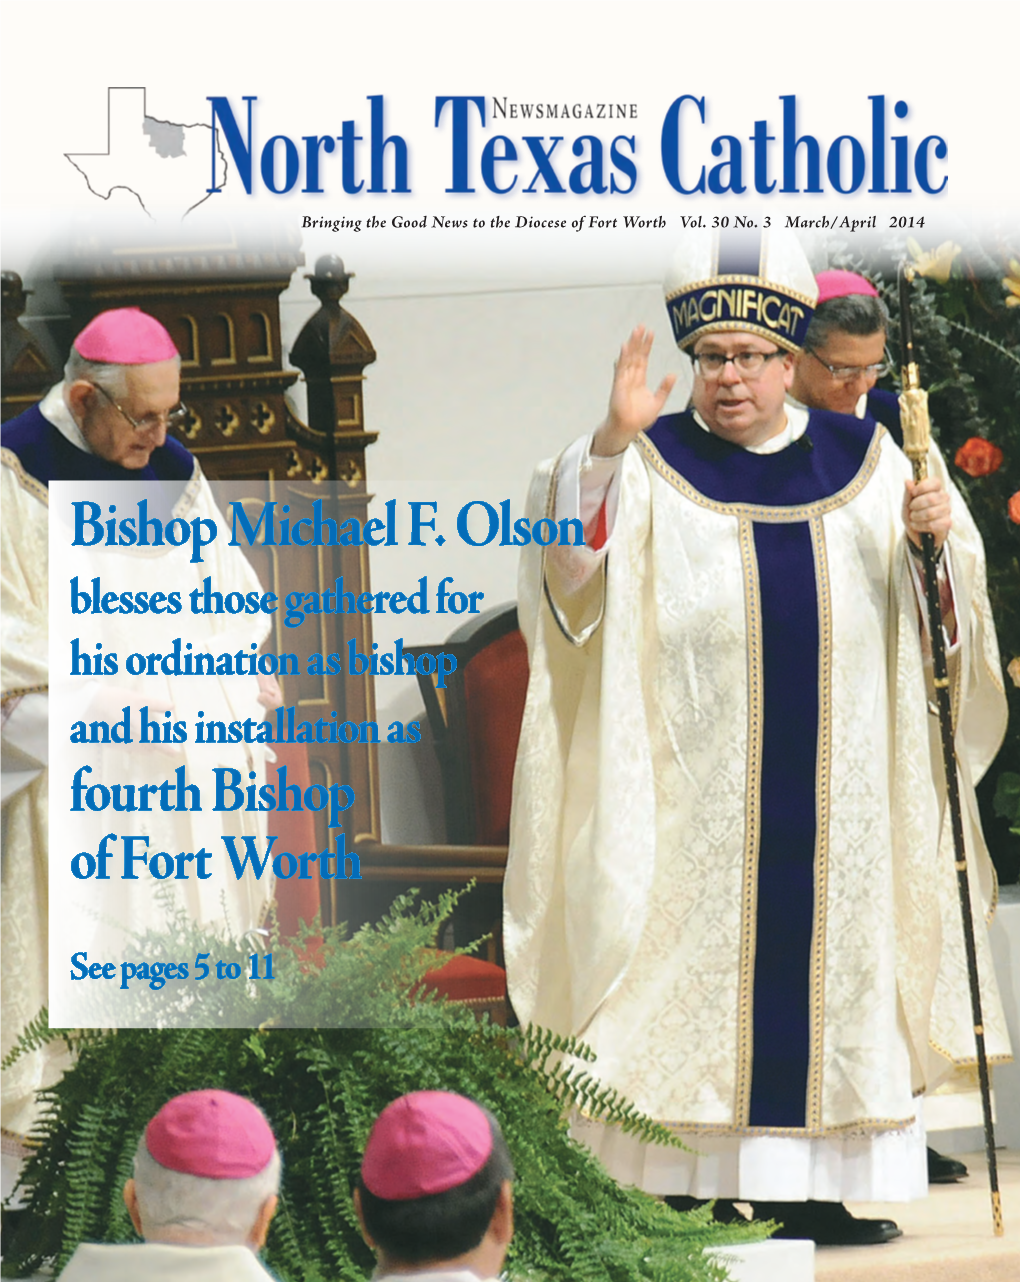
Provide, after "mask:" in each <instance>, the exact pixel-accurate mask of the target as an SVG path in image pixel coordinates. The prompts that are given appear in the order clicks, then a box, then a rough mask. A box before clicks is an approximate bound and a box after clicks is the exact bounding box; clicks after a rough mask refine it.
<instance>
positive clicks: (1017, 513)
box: [1007, 490, 1020, 525]
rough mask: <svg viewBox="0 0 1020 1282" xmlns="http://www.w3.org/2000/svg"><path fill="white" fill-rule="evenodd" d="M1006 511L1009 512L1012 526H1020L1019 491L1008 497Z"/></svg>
mask: <svg viewBox="0 0 1020 1282" xmlns="http://www.w3.org/2000/svg"><path fill="white" fill-rule="evenodd" d="M1007 511H1008V512H1009V519H1010V520H1011V521H1012V522H1013V524H1014V525H1020V490H1017V492H1016V493H1015V494H1013V495H1011V496H1010V500H1009V507H1008V508H1007Z"/></svg>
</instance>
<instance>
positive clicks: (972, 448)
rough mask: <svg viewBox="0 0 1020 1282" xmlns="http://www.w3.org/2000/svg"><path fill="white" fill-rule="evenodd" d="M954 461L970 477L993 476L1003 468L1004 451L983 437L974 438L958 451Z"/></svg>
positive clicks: (965, 442)
mask: <svg viewBox="0 0 1020 1282" xmlns="http://www.w3.org/2000/svg"><path fill="white" fill-rule="evenodd" d="M953 461H954V462H955V463H956V466H957V467H958V468H959V469H960V471H961V472H966V473H967V475H968V476H991V474H992V473H993V472H997V471H998V470H999V468H1000V467H1001V466H1002V450H1000V449H999V447H998V446H997V445H993V444H992V443H991V441H986V440H985V439H984V437H983V436H972V437H971V438H970V440H969V441H964V443H963V444H962V445H961V446H960V448H959V449H958V450H957V451H956V458H955V459H954V460H953Z"/></svg>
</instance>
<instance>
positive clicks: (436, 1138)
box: [361, 1091, 492, 1202]
mask: <svg viewBox="0 0 1020 1282" xmlns="http://www.w3.org/2000/svg"><path fill="white" fill-rule="evenodd" d="M491 1153H492V1128H491V1127H490V1125H489V1119H488V1117H487V1116H486V1115H485V1113H484V1112H483V1111H482V1109H480V1108H479V1107H478V1105H477V1104H475V1103H474V1102H473V1101H472V1100H469V1099H465V1098H464V1096H463V1095H454V1094H452V1093H450V1092H448V1091H415V1092H414V1093H413V1094H411V1095H402V1096H401V1097H400V1099H397V1100H394V1101H393V1103H392V1104H388V1105H387V1106H386V1108H384V1109H383V1111H382V1112H381V1113H380V1114H379V1116H378V1117H377V1118H376V1121H375V1125H374V1126H373V1127H372V1134H371V1135H370V1136H369V1137H368V1144H367V1145H366V1146H365V1156H364V1159H363V1160H362V1163H361V1179H362V1181H363V1183H364V1185H365V1188H367V1189H368V1191H369V1192H370V1193H373V1194H375V1196H376V1197H381V1198H385V1199H386V1200H387V1201H389V1202H407V1201H410V1200H411V1199H412V1198H416V1197H427V1196H428V1195H429V1194H431V1193H445V1192H446V1190H447V1189H452V1188H456V1187H457V1186H458V1185H460V1184H464V1183H466V1182H467V1181H468V1180H469V1179H470V1178H471V1176H472V1175H477V1174H478V1172H479V1171H480V1170H481V1169H482V1167H483V1166H484V1165H485V1163H486V1162H487V1161H488V1159H489V1155H490V1154H491Z"/></svg>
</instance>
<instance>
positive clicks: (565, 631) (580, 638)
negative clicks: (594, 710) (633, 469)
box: [542, 450, 609, 650]
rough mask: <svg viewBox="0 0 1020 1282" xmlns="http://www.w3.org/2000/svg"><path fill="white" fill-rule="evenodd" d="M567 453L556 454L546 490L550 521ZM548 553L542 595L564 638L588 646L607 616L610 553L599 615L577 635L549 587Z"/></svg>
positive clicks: (544, 551)
mask: <svg viewBox="0 0 1020 1282" xmlns="http://www.w3.org/2000/svg"><path fill="white" fill-rule="evenodd" d="M565 453H566V450H562V451H561V452H560V453H559V454H558V455H557V456H556V460H555V462H554V463H553V470H552V476H551V478H550V480H549V488H548V490H547V492H546V498H545V515H546V518H547V519H548V520H550V521H552V520H555V516H556V494H557V487H558V486H559V477H560V464H561V462H562V461H563V455H564V454H565ZM604 501H605V500H603V502H604ZM590 550H591V549H589V551H590ZM546 555H547V549H546V548H544V547H543V549H542V595H543V596H544V597H545V603H546V605H547V606H548V607H549V612H550V614H551V615H552V617H553V622H554V623H555V624H556V626H557V628H559V630H560V633H561V635H562V636H563V638H564V640H566V641H569V642H570V644H571V645H572V646H573V647H574V649H575V650H580V649H581V648H582V647H583V646H586V645H587V644H588V642H589V641H590V640H591V639H592V637H593V636H594V635H595V632H596V631H597V630H598V629H599V628H600V627H601V626H602V620H603V619H604V618H605V614H606V577H607V571H608V568H609V557H608V555H607V556H604V557H603V558H602V564H601V566H600V570H601V573H602V601H601V603H600V605H599V612H598V617H597V618H596V619H595V621H594V622H593V623H589V624H586V625H585V627H583V628H582V629H581V631H580V633H579V634H578V635H576V636H575V635H574V633H573V632H572V631H571V630H570V625H569V624H568V622H567V620H566V619H565V618H564V617H563V614H562V612H561V610H560V607H559V606H558V605H557V604H556V601H555V599H554V598H553V594H552V589H551V588H550V587H549V576H548V575H547V574H546V572H545V558H546Z"/></svg>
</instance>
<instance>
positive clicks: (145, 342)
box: [74, 307, 178, 365]
mask: <svg viewBox="0 0 1020 1282" xmlns="http://www.w3.org/2000/svg"><path fill="white" fill-rule="evenodd" d="M74 349H75V351H76V352H77V353H78V355H79V356H83V357H84V358H85V360H87V361H98V362H101V363H102V364H105V365H155V364H156V363H157V362H159V361H172V360H174V359H175V357H176V356H177V355H178V351H177V348H176V346H175V345H174V340H173V339H172V338H171V337H170V335H169V334H168V333H167V332H166V330H165V329H164V328H163V326H162V325H161V324H160V323H159V321H158V320H156V318H155V316H150V315H149V314H148V313H147V312H143V311H140V310H139V309H138V308H137V307H118V308H116V309H115V310H114V311H110V312H100V313H99V315H98V316H97V317H96V318H95V320H91V321H89V323H88V324H87V325H86V326H85V328H84V329H83V330H82V332H81V333H80V334H79V335H78V337H77V338H76V339H75V340H74Z"/></svg>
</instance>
